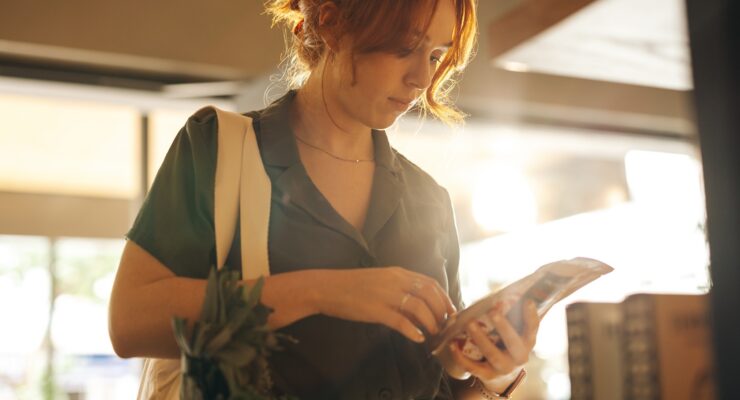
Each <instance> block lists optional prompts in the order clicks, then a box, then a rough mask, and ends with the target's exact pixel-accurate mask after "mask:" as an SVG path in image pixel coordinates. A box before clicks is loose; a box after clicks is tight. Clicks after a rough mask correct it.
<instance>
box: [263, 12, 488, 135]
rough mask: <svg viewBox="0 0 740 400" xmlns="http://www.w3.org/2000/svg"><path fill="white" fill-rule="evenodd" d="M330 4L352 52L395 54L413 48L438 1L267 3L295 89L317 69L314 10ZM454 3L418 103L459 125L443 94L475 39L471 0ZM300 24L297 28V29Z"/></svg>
mask: <svg viewBox="0 0 740 400" xmlns="http://www.w3.org/2000/svg"><path fill="white" fill-rule="evenodd" d="M327 1H334V3H335V4H336V5H337V8H338V9H339V13H340V16H339V21H338V26H337V28H338V33H339V35H344V34H349V35H351V36H352V37H353V43H354V48H353V53H360V54H361V53H370V52H377V51H383V52H390V53H401V52H402V50H403V49H413V48H415V47H416V46H417V45H418V44H419V42H420V41H421V40H422V38H423V35H418V32H426V31H427V29H428V28H429V24H430V22H431V19H432V16H433V13H434V10H436V8H437V3H438V2H439V1H440V0H372V1H368V0H269V1H268V2H267V3H266V4H265V7H266V9H267V12H268V13H269V14H271V15H272V17H273V26H274V25H277V24H280V23H283V24H285V26H286V28H287V29H288V31H289V32H294V34H290V35H289V37H290V39H288V41H289V42H288V54H287V55H286V57H287V59H288V78H289V80H290V85H291V87H293V88H296V87H300V86H302V85H303V83H304V82H305V81H306V79H307V78H308V76H309V75H310V74H311V71H312V70H313V69H314V68H315V67H316V66H317V65H318V63H319V61H320V60H321V57H322V56H323V54H324V51H325V47H326V45H325V43H324V41H323V40H322V38H321V36H319V33H318V30H317V28H318V18H319V15H318V14H319V6H320V5H321V4H323V3H325V2H327ZM442 1H454V3H455V11H456V20H455V21H456V22H455V27H454V29H453V41H452V47H450V49H449V51H448V52H447V54H446V55H445V56H444V58H443V59H442V61H441V62H440V64H439V66H438V68H437V70H436V72H435V73H434V76H433V77H432V81H431V84H430V85H429V87H428V88H427V89H426V91H425V93H424V96H422V99H421V111H422V112H423V113H424V114H427V113H431V114H433V115H434V116H436V117H437V118H439V119H440V120H442V121H444V122H446V123H453V122H461V121H462V120H463V118H464V114H463V113H462V112H460V111H459V110H458V109H457V108H455V107H454V105H453V104H452V102H451V101H450V99H449V93H450V91H451V89H452V88H453V87H454V84H455V82H454V77H455V75H456V74H457V73H459V72H461V71H462V70H463V69H464V68H465V66H467V64H468V63H469V62H470V59H471V57H472V55H473V49H474V47H475V40H476V36H477V21H476V12H475V0H442ZM299 24H300V26H299Z"/></svg>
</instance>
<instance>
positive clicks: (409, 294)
mask: <svg viewBox="0 0 740 400" xmlns="http://www.w3.org/2000/svg"><path fill="white" fill-rule="evenodd" d="M411 296H412V294H411V293H406V295H404V296H403V299H401V305H400V306H398V311H401V312H403V306H404V304H406V302H407V301H408V300H409V299H410V298H411Z"/></svg>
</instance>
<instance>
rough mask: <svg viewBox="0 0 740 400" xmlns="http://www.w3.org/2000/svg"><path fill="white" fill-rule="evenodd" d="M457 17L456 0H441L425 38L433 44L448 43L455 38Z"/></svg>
mask: <svg viewBox="0 0 740 400" xmlns="http://www.w3.org/2000/svg"><path fill="white" fill-rule="evenodd" d="M456 17H457V15H456V11H455V0H439V1H438V2H437V9H436V10H435V11H434V14H433V15H432V20H431V21H430V23H429V29H428V30H427V33H426V37H425V38H424V40H428V41H429V42H430V43H431V44H432V45H433V46H444V45H448V44H449V42H451V41H452V40H453V37H452V34H453V31H454V29H455V23H456V19H457V18H456Z"/></svg>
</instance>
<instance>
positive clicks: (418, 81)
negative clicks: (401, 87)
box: [406, 57, 433, 91]
mask: <svg viewBox="0 0 740 400" xmlns="http://www.w3.org/2000/svg"><path fill="white" fill-rule="evenodd" d="M432 73H433V71H432V68H431V63H429V62H427V61H426V60H425V58H424V57H414V62H413V63H411V65H410V67H409V71H408V73H407V74H406V84H407V85H409V86H413V87H414V88H415V89H418V90H420V91H424V90H426V88H428V87H429V85H431V84H432Z"/></svg>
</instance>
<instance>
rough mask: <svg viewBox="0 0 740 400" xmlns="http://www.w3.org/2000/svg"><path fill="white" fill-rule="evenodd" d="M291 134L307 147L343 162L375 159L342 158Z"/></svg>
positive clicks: (356, 162)
mask: <svg viewBox="0 0 740 400" xmlns="http://www.w3.org/2000/svg"><path fill="white" fill-rule="evenodd" d="M293 136H295V138H296V139H298V141H300V142H301V143H303V144H305V145H306V146H308V147H310V148H312V149H316V150H318V151H321V152H323V153H326V154H328V155H329V156H330V157H332V158H336V159H337V160H340V161H345V162H353V163H355V164H359V163H361V162H372V161H375V159H374V158H371V159H369V160H362V159H348V158H342V157H339V156H336V155H334V154H332V153H329V152H328V151H326V150H324V149H322V148H321V147H318V146H315V145H312V144H311V143H308V142H307V141H305V140H303V139H301V138H300V137H299V136H298V135H293Z"/></svg>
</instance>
